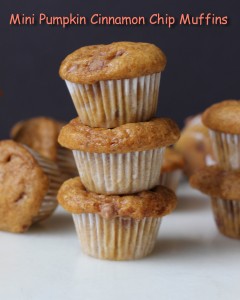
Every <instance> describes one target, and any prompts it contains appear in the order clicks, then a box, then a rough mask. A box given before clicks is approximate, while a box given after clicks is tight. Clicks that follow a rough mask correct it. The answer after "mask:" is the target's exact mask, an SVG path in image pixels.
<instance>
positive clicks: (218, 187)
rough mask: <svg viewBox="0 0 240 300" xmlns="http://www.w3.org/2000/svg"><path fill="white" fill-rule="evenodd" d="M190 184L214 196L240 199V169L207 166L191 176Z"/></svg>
mask: <svg viewBox="0 0 240 300" xmlns="http://www.w3.org/2000/svg"><path fill="white" fill-rule="evenodd" d="M190 184H191V186H192V187H194V188H196V189H198V190H200V191H201V192H202V193H205V194H207V195H210V196H212V197H219V198H222V199H225V200H240V189H239V186H240V171H235V170H234V171H233V170H231V171H225V170H223V169H220V168H219V167H217V166H209V167H205V168H203V169H202V170H199V171H198V172H196V173H195V174H194V175H193V176H192V177H191V178H190Z"/></svg>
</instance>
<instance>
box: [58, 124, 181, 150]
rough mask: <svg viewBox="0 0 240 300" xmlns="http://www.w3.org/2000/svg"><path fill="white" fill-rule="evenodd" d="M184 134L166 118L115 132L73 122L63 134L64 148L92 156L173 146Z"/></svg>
mask: <svg viewBox="0 0 240 300" xmlns="http://www.w3.org/2000/svg"><path fill="white" fill-rule="evenodd" d="M179 135H180V131H179V128H178V126H177V124H176V123H175V122H174V121H172V120H170V119H165V118H161V119H160V118H159V119H157V118H156V119H152V120H151V121H149V122H139V123H128V124H124V125H121V126H119V127H116V128H113V129H105V128H92V127H89V126H87V125H83V124H82V123H81V122H80V121H79V118H75V119H73V120H72V121H71V122H70V123H68V124H67V125H66V126H64V127H63V128H62V130H61V132H60V135H59V138H58V142H59V143H60V145H62V146H63V147H66V148H69V149H72V150H81V151H84V152H92V153H126V152H134V151H145V150H149V149H155V148H160V147H165V146H169V145H171V144H173V143H175V142H176V141H177V140H178V138H179Z"/></svg>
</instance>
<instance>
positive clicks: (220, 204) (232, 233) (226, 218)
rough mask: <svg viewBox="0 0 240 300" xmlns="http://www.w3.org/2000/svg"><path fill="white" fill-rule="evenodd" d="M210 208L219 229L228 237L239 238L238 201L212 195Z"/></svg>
mask: <svg viewBox="0 0 240 300" xmlns="http://www.w3.org/2000/svg"><path fill="white" fill-rule="evenodd" d="M212 209H213V213H214V218H215V222H216V224H217V227H218V229H219V231H220V232H221V233H222V234H224V235H226V236H228V237H231V238H234V239H240V201H238V200H224V199H220V198H214V197H213V198H212Z"/></svg>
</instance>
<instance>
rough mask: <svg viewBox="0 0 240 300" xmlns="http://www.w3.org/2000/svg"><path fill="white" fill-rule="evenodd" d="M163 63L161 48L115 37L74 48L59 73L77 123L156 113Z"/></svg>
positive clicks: (116, 122)
mask: <svg viewBox="0 0 240 300" xmlns="http://www.w3.org/2000/svg"><path fill="white" fill-rule="evenodd" d="M165 65H166V57H165V55H164V53H163V52H162V51H161V49H159V48H158V47H157V46H155V45H153V44H148V43H133V42H116V43H112V44H109V45H93V46H86V47H82V48H80V49H78V50H76V51H74V52H73V53H71V54H70V55H68V56H67V57H66V58H65V59H64V61H63V62H62V64H61V67H60V71H59V74H60V77H61V78H62V79H64V80H65V82H66V84H67V87H68V90H69V92H70V95H71V97H72V100H73V102H74V105H75V108H76V110H77V112H78V115H79V118H80V121H81V123H83V124H84V125H88V126H91V127H103V128H114V127H118V126H120V125H122V124H125V123H132V122H142V121H148V120H150V119H151V118H152V117H153V116H154V115H155V113H156V110H157V102H158V92H159V85H160V75H161V72H162V71H163V70H164V68H165Z"/></svg>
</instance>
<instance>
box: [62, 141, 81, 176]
mask: <svg viewBox="0 0 240 300" xmlns="http://www.w3.org/2000/svg"><path fill="white" fill-rule="evenodd" d="M57 164H58V167H59V169H60V171H61V174H62V177H63V180H64V181H65V180H67V179H69V178H73V177H76V176H78V170H77V167H76V163H75V160H74V157H73V153H72V151H71V150H69V149H66V148H63V147H59V148H58V150H57Z"/></svg>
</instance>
